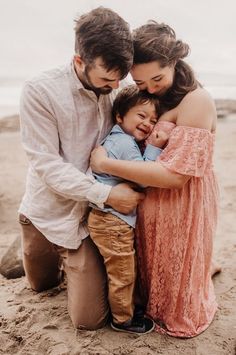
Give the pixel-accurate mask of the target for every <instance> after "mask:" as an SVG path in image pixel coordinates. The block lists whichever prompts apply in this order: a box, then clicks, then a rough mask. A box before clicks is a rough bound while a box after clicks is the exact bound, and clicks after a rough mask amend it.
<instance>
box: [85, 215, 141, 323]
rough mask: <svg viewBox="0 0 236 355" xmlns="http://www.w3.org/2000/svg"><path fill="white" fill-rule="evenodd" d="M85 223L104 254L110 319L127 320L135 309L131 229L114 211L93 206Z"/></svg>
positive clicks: (132, 235)
mask: <svg viewBox="0 0 236 355" xmlns="http://www.w3.org/2000/svg"><path fill="white" fill-rule="evenodd" d="M88 227H89V232H90V236H91V238H92V239H93V241H94V243H95V244H96V245H97V247H98V249H99V251H100V253H101V255H102V256H103V258H104V264H105V266H106V271H107V278H108V299H109V303H110V307H111V313H112V317H113V321H114V322H115V323H123V322H126V321H127V320H130V319H131V318H132V317H133V312H134V300H133V298H134V285H135V280H136V260H135V251H134V230H133V228H132V227H130V226H129V225H128V224H127V223H126V222H124V221H123V220H121V219H120V218H118V217H116V216H114V215H113V214H111V213H105V212H102V211H99V210H96V209H93V210H92V211H91V212H90V214H89V218H88Z"/></svg>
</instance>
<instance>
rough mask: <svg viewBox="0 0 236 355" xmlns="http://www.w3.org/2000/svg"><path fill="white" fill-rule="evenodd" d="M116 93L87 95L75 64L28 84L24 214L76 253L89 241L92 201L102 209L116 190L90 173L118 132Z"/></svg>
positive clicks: (24, 105)
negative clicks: (99, 148) (98, 151)
mask: <svg viewBox="0 0 236 355" xmlns="http://www.w3.org/2000/svg"><path fill="white" fill-rule="evenodd" d="M115 95H116V92H115V91H113V92H112V93H111V94H109V95H100V97H99V99H98V98H97V96H96V95H95V93H94V92H93V91H90V90H86V89H85V88H84V87H83V85H82V83H81V82H80V80H79V79H78V77H77V75H76V73H75V70H74V66H73V64H70V65H68V66H65V67H61V68H58V69H53V70H51V71H48V72H45V73H43V74H42V75H41V76H39V77H37V78H34V79H32V80H29V81H27V82H26V84H25V86H24V88H23V92H22V96H21V103H20V118H21V135H22V143H23V147H24V149H25V151H26V154H27V156H28V159H29V169H28V175H27V179H26V192H25V195H24V197H23V199H22V202H21V205H20V208H19V212H20V213H22V214H24V215H25V216H26V217H28V218H29V219H30V220H31V222H32V223H33V224H34V225H35V227H36V228H37V229H38V230H39V231H40V232H41V233H42V234H43V235H44V236H45V237H46V238H47V239H48V240H49V241H51V242H52V243H55V244H57V245H60V246H63V247H65V248H69V249H76V248H78V247H79V245H80V244H81V240H82V239H84V238H85V237H86V236H88V234H89V233H88V228H87V223H86V217H87V210H88V201H89V202H92V203H94V204H97V205H98V206H99V205H100V206H102V205H103V203H104V202H105V201H106V200H107V198H108V195H109V193H110V190H111V186H108V185H105V184H102V183H99V182H96V181H95V180H94V178H93V177H92V176H91V177H90V176H87V175H86V174H85V173H86V171H87V169H88V166H89V159H90V153H91V150H92V149H93V148H94V147H95V146H96V145H98V144H99V143H100V142H101V140H103V139H104V137H105V136H106V135H107V134H108V132H109V131H110V129H111V127H112V121H111V108H112V103H113V100H114V97H115Z"/></svg>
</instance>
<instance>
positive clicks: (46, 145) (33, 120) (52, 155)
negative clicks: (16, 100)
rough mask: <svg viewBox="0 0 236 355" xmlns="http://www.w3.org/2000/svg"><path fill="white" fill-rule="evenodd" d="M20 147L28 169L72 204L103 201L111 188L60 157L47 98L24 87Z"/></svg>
mask: <svg viewBox="0 0 236 355" xmlns="http://www.w3.org/2000/svg"><path fill="white" fill-rule="evenodd" d="M20 116H21V134H22V143H23V147H24V149H25V151H26V153H27V156H28V158H29V164H30V167H31V169H33V170H34V172H35V173H36V174H37V175H38V176H39V177H40V179H41V180H42V181H43V183H44V184H45V185H46V186H47V187H48V188H49V189H50V190H52V191H53V192H55V193H56V194H58V195H60V196H63V197H65V198H68V199H72V200H75V201H81V200H89V201H91V202H93V203H96V204H99V203H103V202H104V201H106V199H107V198H108V195H109V193H110V190H111V187H110V186H107V185H104V184H101V183H98V182H96V181H94V180H93V179H92V178H91V177H89V176H86V175H85V174H84V173H82V172H81V171H79V170H78V169H77V168H76V167H75V166H74V165H73V164H71V163H69V162H65V161H64V160H63V158H62V157H61V156H60V154H59V150H60V141H59V132H58V128H57V120H56V119H55V116H54V115H53V108H51V106H50V103H49V101H48V99H47V97H46V94H45V95H43V94H42V93H41V92H40V91H39V90H37V89H36V88H35V87H33V86H31V85H30V84H27V85H26V86H25V88H24V90H23V93H22V97H21V105H20Z"/></svg>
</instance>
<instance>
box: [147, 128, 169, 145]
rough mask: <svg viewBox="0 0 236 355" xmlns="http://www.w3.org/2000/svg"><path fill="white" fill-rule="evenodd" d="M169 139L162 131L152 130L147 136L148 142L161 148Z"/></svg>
mask: <svg viewBox="0 0 236 355" xmlns="http://www.w3.org/2000/svg"><path fill="white" fill-rule="evenodd" d="M168 139H169V135H168V134H167V133H166V132H164V131H157V130H155V129H154V130H153V131H152V133H151V134H150V136H149V137H148V140H147V141H148V143H149V144H152V145H154V146H155V147H158V148H163V147H164V146H165V145H166V143H167V141H168Z"/></svg>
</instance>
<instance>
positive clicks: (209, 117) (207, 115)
mask: <svg viewBox="0 0 236 355" xmlns="http://www.w3.org/2000/svg"><path fill="white" fill-rule="evenodd" d="M177 109H178V112H177V124H178V125H182V126H190V127H199V128H205V129H208V130H210V131H213V130H214V127H215V123H216V117H217V115H216V108H215V104H214V100H213V99H212V97H211V96H210V94H209V93H208V92H207V90H205V89H204V88H197V89H196V90H194V91H192V92H190V93H188V94H187V95H186V96H185V97H184V98H183V100H182V101H181V103H180V104H179V105H178V106H177Z"/></svg>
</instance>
